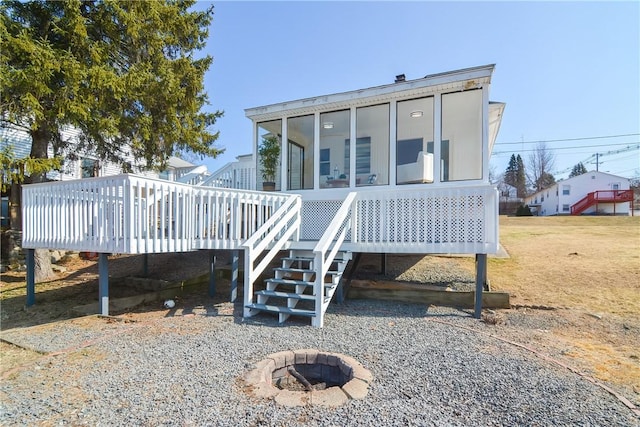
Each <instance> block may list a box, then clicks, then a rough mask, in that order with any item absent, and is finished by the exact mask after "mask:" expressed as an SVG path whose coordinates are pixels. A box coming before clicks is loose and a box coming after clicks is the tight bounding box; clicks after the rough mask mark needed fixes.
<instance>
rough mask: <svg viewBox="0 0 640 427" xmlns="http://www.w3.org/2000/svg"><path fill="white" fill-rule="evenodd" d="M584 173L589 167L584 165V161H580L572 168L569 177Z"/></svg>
mask: <svg viewBox="0 0 640 427" xmlns="http://www.w3.org/2000/svg"><path fill="white" fill-rule="evenodd" d="M583 173H587V168H585V167H584V165H583V164H582V162H580V163H578V164H577V165H575V166H574V167H573V169H571V173H570V174H569V178H573V177H574V176H578V175H582V174H583Z"/></svg>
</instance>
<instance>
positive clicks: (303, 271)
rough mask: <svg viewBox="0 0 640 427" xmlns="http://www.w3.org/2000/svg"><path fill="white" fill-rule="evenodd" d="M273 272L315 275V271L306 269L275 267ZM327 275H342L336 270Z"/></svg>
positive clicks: (328, 272)
mask: <svg viewBox="0 0 640 427" xmlns="http://www.w3.org/2000/svg"><path fill="white" fill-rule="evenodd" d="M274 270H275V271H288V272H291V273H315V272H316V271H315V270H313V269H308V268H291V267H276V268H274ZM327 274H342V272H340V271H338V270H329V271H327Z"/></svg>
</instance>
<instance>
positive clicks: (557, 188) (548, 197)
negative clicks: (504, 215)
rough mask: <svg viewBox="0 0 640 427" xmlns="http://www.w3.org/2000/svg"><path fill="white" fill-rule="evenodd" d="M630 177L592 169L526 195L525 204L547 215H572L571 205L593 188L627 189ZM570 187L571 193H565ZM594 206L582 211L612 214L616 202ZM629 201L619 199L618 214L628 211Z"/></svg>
mask: <svg viewBox="0 0 640 427" xmlns="http://www.w3.org/2000/svg"><path fill="white" fill-rule="evenodd" d="M628 189H629V180H628V179H627V178H624V177H621V176H617V175H611V174H608V173H605V172H596V171H591V172H587V173H585V174H582V175H578V176H575V177H573V178H569V179H565V180H563V181H559V182H558V183H556V184H555V185H553V186H552V187H549V188H548V189H546V190H543V191H539V192H537V193H535V194H533V195H531V196H529V197H527V198H525V204H527V205H529V206H534V207H537V213H538V215H541V216H548V215H570V214H571V206H572V205H574V204H576V203H577V202H578V201H580V200H581V199H582V198H584V197H585V196H586V195H587V194H589V193H592V192H594V191H605V190H628ZM565 190H568V193H569V194H564V193H565ZM597 209H598V211H597V212H596V206H591V207H589V208H588V209H587V210H585V211H584V212H583V214H595V213H598V214H605V215H606V214H613V213H614V206H613V203H600V204H599V205H597ZM630 212H631V210H630V203H629V202H624V203H617V204H616V206H615V214H616V215H629V214H630Z"/></svg>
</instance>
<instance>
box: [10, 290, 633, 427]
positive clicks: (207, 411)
mask: <svg viewBox="0 0 640 427" xmlns="http://www.w3.org/2000/svg"><path fill="white" fill-rule="evenodd" d="M201 301H202V300H200V302H197V301H195V300H194V301H193V302H192V304H189V302H188V301H181V302H180V303H179V305H178V307H177V308H176V309H174V310H172V311H168V310H163V311H147V312H146V313H144V314H143V315H135V316H125V318H129V319H131V321H130V322H125V321H114V320H113V319H106V318H99V317H95V316H94V317H86V318H79V319H72V320H65V321H63V322H57V323H51V324H47V325H41V326H36V327H33V328H29V329H13V330H9V331H5V332H3V338H6V339H8V338H11V341H13V342H16V343H17V344H20V345H24V346H26V347H29V348H34V349H38V350H40V351H43V352H51V351H61V350H62V351H61V352H60V353H59V354H57V355H48V356H43V357H41V358H40V359H38V360H37V361H36V362H33V363H29V364H27V365H25V366H23V367H22V368H21V369H19V370H17V371H13V372H11V373H9V375H6V377H5V378H4V379H3V380H2V383H1V386H0V401H1V406H0V423H1V424H2V425H34V424H37V423H41V422H43V421H44V422H45V424H46V425H58V424H60V425H65V424H70V425H92V426H94V425H102V426H121V425H180V426H182V425H212V426H217V425H220V426H225V425H228V426H257V425H278V426H279V425H286V426H289V425H302V424H304V425H329V426H333V425H335V426H349V425H353V426H371V425H399V426H400V425H402V426H405V425H438V426H442V425H460V426H468V425H482V426H487V425H585V426H586V425H599V426H605V425H606V426H635V425H640V423H639V420H638V418H636V417H635V415H634V414H633V412H632V411H631V410H630V409H628V408H627V407H625V406H624V405H623V404H622V403H621V402H620V401H618V400H617V399H616V398H615V397H613V396H612V395H610V394H609V393H607V392H606V391H604V390H603V389H602V388H600V387H598V386H596V385H593V384H592V383H590V382H589V381H587V380H586V379H584V378H583V377H581V376H579V375H576V374H574V373H572V372H570V371H569V370H567V369H564V368H561V367H558V366H557V365H555V364H552V363H550V362H548V361H546V360H544V359H541V358H538V357H537V356H536V355H534V354H532V353H530V352H528V351H526V350H523V349H521V348H519V347H516V346H513V345H511V344H507V343H505V342H503V341H501V340H498V339H495V338H492V337H490V336H488V335H486V334H483V333H478V332H473V331H471V330H468V329H464V328H459V327H456V326H455V325H458V326H464V327H470V328H473V329H476V330H485V331H488V332H491V328H492V327H493V326H491V325H486V324H484V323H481V322H479V321H477V320H475V319H473V318H472V317H471V316H470V313H469V312H465V311H459V310H455V309H450V308H434V307H425V306H423V305H410V304H400V303H392V302H388V301H355V300H349V301H347V302H346V303H345V304H344V305H332V306H330V308H329V311H328V312H327V317H326V319H325V327H324V328H323V329H314V328H311V327H310V326H307V323H306V322H304V323H303V322H302V321H301V322H297V321H295V320H293V321H288V322H287V323H285V324H284V325H279V324H278V323H277V322H276V320H275V318H272V317H270V316H268V315H259V316H256V317H255V318H252V319H249V320H245V321H243V319H242V318H241V317H240V315H241V306H240V305H238V304H236V305H235V306H234V305H233V304H231V303H228V302H217V301H216V303H215V304H213V303H211V305H209V306H202V305H198V304H201ZM442 321H444V322H445V323H441V322H442ZM303 348H315V349H319V350H323V351H329V352H338V353H343V354H346V355H349V356H352V357H354V358H356V359H357V360H358V361H359V362H360V363H362V364H363V365H364V366H365V367H366V368H367V369H369V370H370V371H371V372H372V374H373V376H374V381H373V383H372V384H371V387H370V391H369V394H368V396H367V397H366V398H365V399H364V400H360V401H355V400H352V401H350V402H348V403H347V404H346V405H345V406H342V407H339V408H329V409H328V408H322V407H314V406H306V407H298V408H288V407H280V406H277V405H276V404H275V403H274V402H272V401H270V400H258V399H255V398H253V397H251V396H250V395H249V394H247V393H246V390H245V389H244V386H243V382H242V380H241V378H242V375H243V374H244V373H245V372H246V371H247V370H250V369H251V368H252V366H253V364H254V363H256V362H258V361H259V360H261V359H263V358H264V357H265V356H266V355H268V354H270V353H275V352H278V351H282V350H294V349H303ZM63 349H66V350H63Z"/></svg>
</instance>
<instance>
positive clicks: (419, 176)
mask: <svg viewBox="0 0 640 427" xmlns="http://www.w3.org/2000/svg"><path fill="white" fill-rule="evenodd" d="M396 122H397V126H396V140H397V143H396V182H397V183H398V184H409V183H425V182H433V98H432V97H429V98H420V99H412V100H409V101H401V102H398V103H397V119H396Z"/></svg>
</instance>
